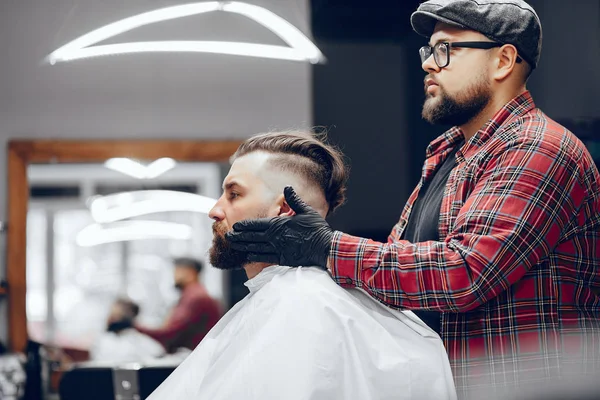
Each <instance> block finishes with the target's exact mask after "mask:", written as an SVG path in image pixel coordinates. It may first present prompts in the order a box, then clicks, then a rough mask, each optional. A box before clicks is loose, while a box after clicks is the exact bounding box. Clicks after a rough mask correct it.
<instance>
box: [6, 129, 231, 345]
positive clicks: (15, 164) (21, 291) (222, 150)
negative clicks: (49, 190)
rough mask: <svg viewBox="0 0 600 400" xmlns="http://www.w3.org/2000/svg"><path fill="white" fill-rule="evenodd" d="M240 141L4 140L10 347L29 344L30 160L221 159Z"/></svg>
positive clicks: (65, 161) (88, 161)
mask: <svg viewBox="0 0 600 400" xmlns="http://www.w3.org/2000/svg"><path fill="white" fill-rule="evenodd" d="M240 144H241V141H239V140H219V141H217V140H214V141H213V140H201V141H190V140H11V141H10V142H9V143H8V185H7V189H8V209H7V219H8V231H7V243H6V249H7V256H6V261H7V264H6V281H7V289H6V291H7V298H8V347H9V348H10V349H11V350H13V351H21V352H22V351H25V348H26V346H27V337H28V335H27V309H26V306H25V299H26V293H27V280H26V277H27V274H26V265H27V263H26V249H27V232H26V226H27V209H28V204H29V181H28V178H27V166H28V164H30V163H55V162H57V163H59V162H60V163H83V162H85V163H90V162H104V161H105V160H107V159H109V158H111V157H130V158H136V159H142V160H144V159H146V160H155V159H158V158H161V157H171V158H173V159H175V160H177V161H188V162H193V161H197V162H211V161H212V162H223V161H228V159H229V157H230V156H231V155H232V154H233V153H234V152H235V150H236V149H237V148H238V146H239V145H240Z"/></svg>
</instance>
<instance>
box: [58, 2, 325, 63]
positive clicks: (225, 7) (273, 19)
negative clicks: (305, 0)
mask: <svg viewBox="0 0 600 400" xmlns="http://www.w3.org/2000/svg"><path fill="white" fill-rule="evenodd" d="M214 11H224V12H230V13H234V14H240V15H243V16H245V17H248V18H250V19H251V20H253V21H255V22H257V23H259V24H261V25H262V26H264V27H265V28H267V29H269V30H270V31H272V32H273V33H274V34H276V35H277V36H279V37H280V38H281V39H282V40H283V41H284V42H286V43H287V44H288V45H289V47H286V46H275V45H267V44H255V43H245V42H226V41H181V40H178V41H151V42H133V43H118V44H106V45H96V46H93V45H95V44H96V43H98V42H100V41H102V40H106V39H108V38H111V37H113V36H116V35H118V34H121V33H123V32H127V31H130V30H132V29H135V28H138V27H140V26H144V25H149V24H153V23H156V22H161V21H166V20H170V19H176V18H182V17H188V16H191V15H198V14H203V13H208V12H214ZM144 52H201V53H217V54H231V55H238V56H250V57H264V58H275V59H282V60H291V61H309V62H310V63H313V64H316V63H319V62H323V61H325V57H324V56H323V54H322V53H321V51H320V50H319V49H318V48H317V46H315V45H314V44H313V43H312V41H310V39H308V38H307V37H306V36H305V35H304V34H303V33H302V32H301V31H300V30H299V29H298V28H296V27H295V26H294V25H292V24H290V23H289V22H288V21H286V20H285V19H283V18H281V17H279V16H278V15H276V14H274V13H272V12H271V11H269V10H267V9H265V8H263V7H259V6H255V5H251V4H247V3H242V2H237V1H207V2H200V3H191V4H184V5H179V6H172V7H166V8H161V9H158V10H154V11H149V12H145V13H142V14H138V15H135V16H133V17H129V18H125V19H122V20H120V21H117V22H113V23H112V24H109V25H106V26H103V27H101V28H99V29H96V30H94V31H92V32H89V33H86V34H85V35H82V36H80V37H78V38H77V39H75V40H73V41H71V42H69V43H67V44H65V45H64V46H62V47H60V48H59V49H57V50H55V51H54V52H52V53H51V54H50V55H49V56H48V61H49V62H50V64H55V63H57V62H63V61H72V60H77V59H81V58H88V57H97V56H105V55H114V54H127V53H144Z"/></svg>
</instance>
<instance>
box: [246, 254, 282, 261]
mask: <svg viewBox="0 0 600 400" xmlns="http://www.w3.org/2000/svg"><path fill="white" fill-rule="evenodd" d="M248 261H250V262H264V263H270V264H279V256H278V255H277V254H273V253H264V254H263V253H260V254H259V253H248Z"/></svg>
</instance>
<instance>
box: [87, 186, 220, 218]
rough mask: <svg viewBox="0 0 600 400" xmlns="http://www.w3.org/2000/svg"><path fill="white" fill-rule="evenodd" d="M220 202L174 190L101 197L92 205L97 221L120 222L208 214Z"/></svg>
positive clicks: (146, 191) (93, 214)
mask: <svg viewBox="0 0 600 400" xmlns="http://www.w3.org/2000/svg"><path fill="white" fill-rule="evenodd" d="M215 203H216V200H215V199H211V198H210V197H206V196H201V195H199V194H193V193H185V192H176V191H172V190H139V191H133V192H123V193H117V194H111V195H108V196H101V197H97V198H95V199H94V200H93V201H92V202H91V204H90V212H91V213H92V218H94V221H96V222H99V223H106V222H114V221H120V220H123V219H127V218H133V217H139V216H142V215H148V214H154V213H160V212H170V211H189V212H197V213H204V214H208V212H209V211H210V209H211V208H212V207H213V206H214V205H215Z"/></svg>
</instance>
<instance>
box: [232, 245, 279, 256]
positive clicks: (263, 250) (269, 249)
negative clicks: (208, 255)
mask: <svg viewBox="0 0 600 400" xmlns="http://www.w3.org/2000/svg"><path fill="white" fill-rule="evenodd" d="M231 248H232V249H234V250H239V251H245V252H248V253H259V254H267V253H275V248H274V247H273V246H272V245H271V244H270V243H235V242H231Z"/></svg>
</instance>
